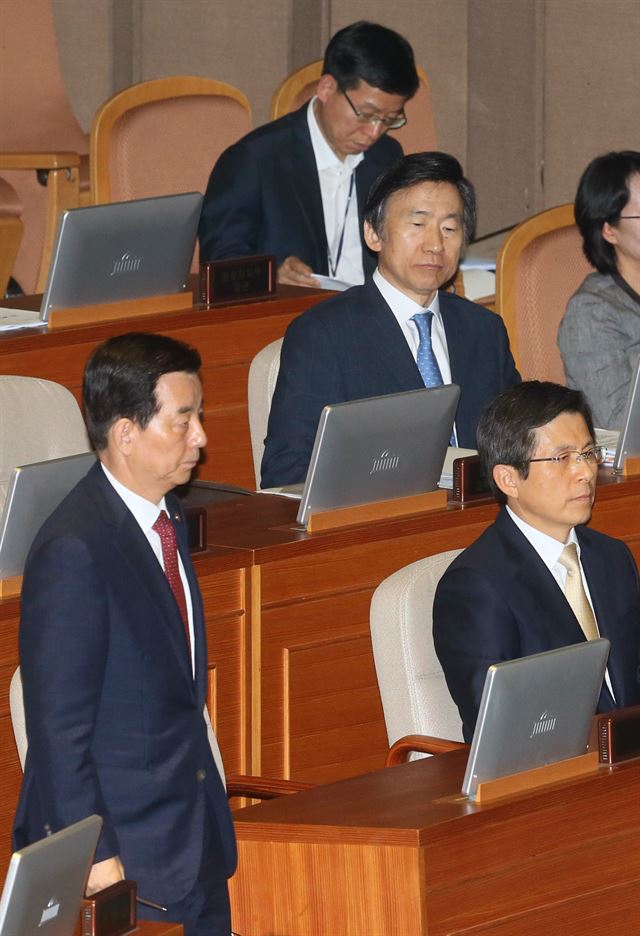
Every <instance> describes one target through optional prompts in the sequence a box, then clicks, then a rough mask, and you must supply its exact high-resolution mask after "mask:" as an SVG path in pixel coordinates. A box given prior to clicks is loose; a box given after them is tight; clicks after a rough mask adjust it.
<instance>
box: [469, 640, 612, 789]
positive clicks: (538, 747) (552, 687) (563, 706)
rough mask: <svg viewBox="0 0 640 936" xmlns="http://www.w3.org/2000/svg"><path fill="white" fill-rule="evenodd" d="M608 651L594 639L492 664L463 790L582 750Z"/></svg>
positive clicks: (607, 647) (603, 643)
mask: <svg viewBox="0 0 640 936" xmlns="http://www.w3.org/2000/svg"><path fill="white" fill-rule="evenodd" d="M609 648H610V643H609V641H608V640H606V639H604V638H599V639H598V640H588V641H583V642H582V643H579V644H572V645H571V646H569V647H561V648H560V649H558V650H548V651H547V652H546V653H536V654H533V655H532V656H527V657H522V658H521V659H518V660H509V661H507V662H506V663H495V664H494V665H493V666H490V667H489V669H488V670H487V676H486V679H485V683H484V689H483V692H482V699H481V701H480V710H479V712H478V721H477V722H476V728H475V731H474V733H473V741H472V743H471V750H470V751H469V760H468V762H467V770H466V773H465V775H464V781H463V784H462V792H463V793H466V795H467V796H469V797H470V799H474V798H475V795H476V791H477V788H478V784H479V783H483V782H484V781H485V780H494V779H495V778H496V777H505V776H507V775H508V774H513V773H519V772H520V771H521V770H529V769H531V768H532V767H541V766H543V765H544V764H552V763H554V762H555V761H559V760H564V759H565V758H567V757H577V756H578V755H579V754H584V753H585V751H586V749H587V744H588V741H589V734H590V731H591V721H592V719H593V715H594V713H595V711H596V708H597V705H598V697H599V695H600V688H601V686H602V680H603V678H604V672H605V668H606V665H607V657H608V656H609Z"/></svg>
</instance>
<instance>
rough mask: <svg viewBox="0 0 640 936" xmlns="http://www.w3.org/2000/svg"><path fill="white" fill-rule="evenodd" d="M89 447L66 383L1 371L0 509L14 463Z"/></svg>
mask: <svg viewBox="0 0 640 936" xmlns="http://www.w3.org/2000/svg"><path fill="white" fill-rule="evenodd" d="M89 450H90V445H89V439H88V437H87V430H86V428H85V424H84V419H83V418H82V413H81V412H80V407H79V406H78V404H77V402H76V400H75V397H74V396H73V394H72V393H71V392H70V391H69V390H67V388H66V387H63V386H61V385H60V384H57V383H53V382H52V381H51V380H40V379H39V378H38V377H13V376H6V375H0V512H1V511H2V507H3V505H4V501H5V498H6V495H7V486H8V483H9V478H10V476H11V472H12V471H13V469H14V468H15V467H16V465H29V464H31V463H32V462H38V461H47V460H48V459H50V458H62V457H63V456H64V455H76V454H77V453H79V452H88V451H89Z"/></svg>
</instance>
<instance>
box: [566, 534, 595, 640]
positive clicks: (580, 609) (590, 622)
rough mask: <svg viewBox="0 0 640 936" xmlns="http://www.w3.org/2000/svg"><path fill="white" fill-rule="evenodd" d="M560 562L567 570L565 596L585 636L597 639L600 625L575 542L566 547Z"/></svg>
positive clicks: (588, 638)
mask: <svg viewBox="0 0 640 936" xmlns="http://www.w3.org/2000/svg"><path fill="white" fill-rule="evenodd" d="M558 562H559V563H560V565H561V566H564V568H565V569H566V570H567V582H566V585H565V587H564V594H565V598H566V599H567V601H568V602H569V605H570V607H571V610H572V611H573V613H574V614H575V616H576V617H577V619H578V624H579V625H580V627H581V628H582V630H583V633H584V636H585V637H586V638H587V640H595V639H596V638H597V637H598V625H597V624H596V619H595V617H594V615H593V611H592V610H591V605H590V604H589V599H588V598H587V593H586V592H585V590H584V585H583V584H582V575H581V572H580V562H579V560H578V550H577V548H576V544H575V543H569V544H568V545H567V546H565V547H564V549H563V550H562V553H561V555H560V558H559V559H558Z"/></svg>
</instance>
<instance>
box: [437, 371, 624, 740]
mask: <svg viewBox="0 0 640 936" xmlns="http://www.w3.org/2000/svg"><path fill="white" fill-rule="evenodd" d="M478 449H479V452H480V456H481V458H482V462H483V465H484V470H485V472H486V475H487V478H488V480H489V483H490V484H491V488H492V490H493V493H494V494H495V496H496V497H497V499H498V500H499V501H500V502H501V503H502V504H503V505H505V506H504V507H503V509H502V510H501V512H500V513H499V514H498V517H497V518H496V521H495V523H494V524H493V525H492V526H490V527H489V528H488V529H487V530H485V532H484V533H483V534H482V536H480V538H479V539H478V540H477V541H476V542H475V543H474V544H473V545H472V546H470V547H469V548H468V549H465V551H464V552H463V553H462V554H461V555H460V556H458V558H457V559H455V560H454V562H452V564H451V565H450V566H449V568H448V569H447V571H446V572H445V574H444V576H443V577H442V579H441V581H440V584H439V585H438V589H437V591H436V596H435V601H434V607H433V637H434V642H435V648H436V653H437V654H438V658H439V660H440V662H441V664H442V668H443V670H444V674H445V677H446V680H447V685H448V686H449V691H450V692H451V695H452V697H453V699H454V701H455V702H456V704H457V706H458V708H459V710H460V715H461V717H462V723H463V731H464V736H465V739H466V740H467V741H470V740H471V738H472V736H473V731H474V728H475V723H476V718H477V715H478V708H479V705H480V697H481V695H482V688H483V686H484V680H485V675H486V672H487V668H488V667H489V666H490V665H491V664H492V663H498V662H501V661H503V660H513V659H515V658H517V657H523V656H528V655H529V654H532V653H541V652H542V651H544V650H554V649H556V648H557V647H564V646H567V645H568V644H575V643H579V642H580V641H582V640H585V639H587V640H590V639H593V638H595V637H598V636H602V637H607V638H608V639H609V640H610V641H611V654H610V656H609V664H608V670H607V678H606V681H605V685H603V688H602V693H601V695H600V703H599V706H598V710H599V711H608V710H610V709H612V708H615V707H616V706H619V707H623V706H627V705H637V704H638V703H640V687H639V685H638V660H639V654H640V593H639V590H638V572H637V569H636V565H635V562H634V560H633V557H632V556H631V553H630V552H629V550H628V549H627V547H626V546H625V545H624V543H621V542H619V541H618V540H615V539H612V538H611V537H609V536H605V535H603V534H602V533H597V532H596V531H595V530H590V529H588V527H586V526H584V524H586V523H588V522H589V519H590V517H591V510H592V507H593V501H594V496H595V486H596V476H597V472H598V464H599V463H600V461H601V450H600V449H599V448H596V447H595V445H594V435H593V422H592V418H591V411H590V409H589V406H588V404H587V403H586V401H585V399H584V397H583V395H582V394H581V393H580V392H579V391H577V390H570V389H568V388H567V387H561V386H558V385H557V384H553V383H540V382H539V381H528V382H526V383H523V384H521V385H520V386H518V387H514V388H512V389H511V390H507V391H506V392H505V393H502V394H501V395H500V396H499V397H498V398H497V399H496V400H494V402H493V403H492V404H491V405H490V406H489V407H488V409H487V411H486V412H485V413H484V415H483V417H482V419H481V420H480V423H479V425H478Z"/></svg>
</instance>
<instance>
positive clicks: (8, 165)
mask: <svg viewBox="0 0 640 936" xmlns="http://www.w3.org/2000/svg"><path fill="white" fill-rule="evenodd" d="M0 6H1V9H0V46H1V48H2V52H1V54H0V88H1V89H2V90H1V91H0V176H2V178H3V179H4V181H5V183H6V184H7V185H9V186H10V187H11V189H13V191H14V192H15V195H16V198H17V200H18V202H19V204H20V217H21V218H22V222H23V224H24V237H23V238H22V243H21V245H20V250H19V252H18V255H17V258H16V261H15V264H14V266H13V270H12V274H13V276H14V277H15V278H16V279H17V280H18V282H19V283H20V285H21V286H22V288H23V289H24V291H25V292H28V293H31V292H41V291H42V289H43V287H44V282H45V280H46V276H47V272H48V269H49V261H50V257H51V249H52V246H53V239H54V237H55V232H56V229H57V225H58V218H59V215H60V212H61V211H62V210H64V209H65V208H73V207H76V206H77V205H78V204H79V203H82V199H83V194H84V195H85V196H86V198H87V200H88V194H89V158H88V153H89V137H88V135H87V134H86V133H84V131H83V130H82V129H81V127H80V125H79V124H78V121H77V120H76V118H75V116H74V114H73V112H72V111H71V108H70V106H69V101H68V99H67V93H66V90H65V87H64V83H63V80H62V74H61V71H60V63H59V60H58V49H57V45H56V36H55V30H54V23H53V11H52V0H29V2H28V3H24V2H23V0H2V4H1V5H0ZM6 207H7V206H6V202H5V198H4V195H3V193H2V191H0V211H5V210H6Z"/></svg>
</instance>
